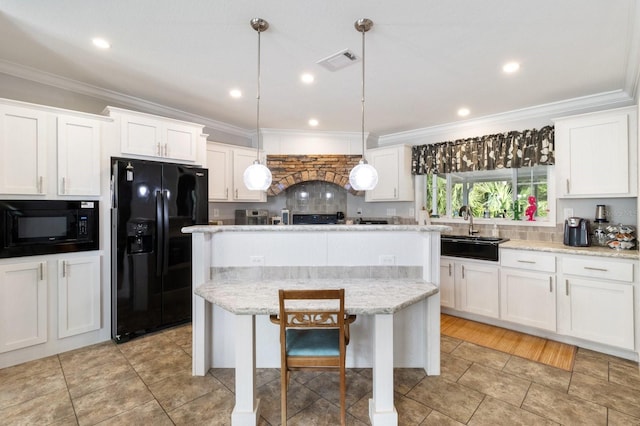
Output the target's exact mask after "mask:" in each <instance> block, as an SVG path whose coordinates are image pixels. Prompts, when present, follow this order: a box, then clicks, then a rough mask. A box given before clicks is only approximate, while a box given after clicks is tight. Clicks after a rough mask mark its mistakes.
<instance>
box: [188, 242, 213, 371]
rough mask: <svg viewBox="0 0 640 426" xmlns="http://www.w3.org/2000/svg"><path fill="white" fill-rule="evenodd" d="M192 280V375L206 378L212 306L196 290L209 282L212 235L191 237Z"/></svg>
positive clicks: (208, 367) (209, 365)
mask: <svg viewBox="0 0 640 426" xmlns="http://www.w3.org/2000/svg"><path fill="white" fill-rule="evenodd" d="M191 253H192V255H191V258H192V266H191V275H192V277H191V280H192V282H193V284H192V285H193V288H192V290H191V291H192V293H193V294H192V297H191V316H192V321H191V324H192V337H191V344H192V349H193V350H192V351H191V352H192V355H191V356H192V358H193V360H192V363H191V374H193V375H194V376H204V375H205V374H207V371H209V369H210V368H211V367H212V365H211V340H212V338H213V334H212V333H213V330H212V306H211V303H209V302H207V301H206V300H204V299H203V298H202V297H200V296H196V294H195V293H194V291H195V289H196V288H197V287H198V286H199V285H201V284H203V283H204V282H205V281H207V278H208V276H206V275H205V274H206V272H207V270H208V269H209V266H210V264H211V257H210V254H211V234H208V233H202V232H195V233H193V234H192V235H191Z"/></svg>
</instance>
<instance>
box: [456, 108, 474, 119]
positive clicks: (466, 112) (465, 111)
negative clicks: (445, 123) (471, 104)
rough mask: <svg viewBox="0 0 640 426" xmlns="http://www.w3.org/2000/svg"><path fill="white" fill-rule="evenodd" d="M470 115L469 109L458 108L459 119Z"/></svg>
mask: <svg viewBox="0 0 640 426" xmlns="http://www.w3.org/2000/svg"><path fill="white" fill-rule="evenodd" d="M470 113H471V111H469V108H460V109H459V110H458V115H459V116H460V117H466V116H467V115H469V114H470Z"/></svg>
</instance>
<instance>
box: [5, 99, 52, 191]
mask: <svg viewBox="0 0 640 426" xmlns="http://www.w3.org/2000/svg"><path fill="white" fill-rule="evenodd" d="M46 122H47V113H45V112H42V111H38V110H32V109H28V108H21V107H16V106H10V105H0V194H20V195H44V194H45V193H46V186H45V185H46V182H45V179H46V175H47V166H46V164H47V150H46V145H47V144H46V134H47V132H46V127H47V124H46Z"/></svg>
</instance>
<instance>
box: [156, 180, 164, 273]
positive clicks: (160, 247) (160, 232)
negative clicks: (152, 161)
mask: <svg viewBox="0 0 640 426" xmlns="http://www.w3.org/2000/svg"><path fill="white" fill-rule="evenodd" d="M163 204H164V203H163V200H162V192H161V191H156V253H157V255H156V275H157V276H159V277H160V276H162V265H163V263H162V262H163V257H164V256H163V255H164V240H165V237H164V219H163V213H164V209H163V208H162V205H163Z"/></svg>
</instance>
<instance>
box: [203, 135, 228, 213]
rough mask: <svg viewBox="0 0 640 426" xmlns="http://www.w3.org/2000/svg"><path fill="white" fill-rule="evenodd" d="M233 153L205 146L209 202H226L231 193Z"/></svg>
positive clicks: (215, 146)
mask: <svg viewBox="0 0 640 426" xmlns="http://www.w3.org/2000/svg"><path fill="white" fill-rule="evenodd" d="M232 156H233V151H232V150H230V149H229V148H227V147H224V146H221V145H218V144H213V143H208V144H207V168H208V169H209V201H228V200H229V196H230V194H229V192H230V191H231V179H232V176H231V163H232V161H233V159H232Z"/></svg>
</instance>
